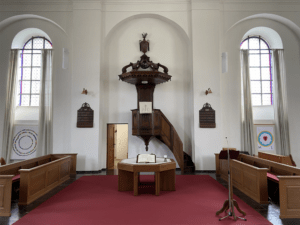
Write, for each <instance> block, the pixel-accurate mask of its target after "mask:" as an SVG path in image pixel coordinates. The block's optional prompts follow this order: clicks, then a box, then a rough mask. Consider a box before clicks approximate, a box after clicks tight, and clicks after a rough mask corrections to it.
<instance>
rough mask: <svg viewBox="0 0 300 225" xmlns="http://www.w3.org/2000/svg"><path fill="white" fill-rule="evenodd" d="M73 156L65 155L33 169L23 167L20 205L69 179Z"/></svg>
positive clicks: (31, 200) (21, 171)
mask: <svg viewBox="0 0 300 225" xmlns="http://www.w3.org/2000/svg"><path fill="white" fill-rule="evenodd" d="M71 158H72V157H71V156H65V157H63V158H61V159H57V160H55V161H53V162H49V163H46V164H43V165H41V166H37V167H34V168H32V169H21V170H20V175H21V177H20V178H21V179H20V199H19V205H27V204H29V203H31V202H33V201H34V200H36V199H37V198H39V197H41V196H42V195H44V194H45V193H47V192H49V191H50V190H52V189H53V188H55V187H56V186H58V185H60V184H61V183H63V182H64V181H66V180H67V179H69V178H70V170H71ZM49 174H51V175H49Z"/></svg>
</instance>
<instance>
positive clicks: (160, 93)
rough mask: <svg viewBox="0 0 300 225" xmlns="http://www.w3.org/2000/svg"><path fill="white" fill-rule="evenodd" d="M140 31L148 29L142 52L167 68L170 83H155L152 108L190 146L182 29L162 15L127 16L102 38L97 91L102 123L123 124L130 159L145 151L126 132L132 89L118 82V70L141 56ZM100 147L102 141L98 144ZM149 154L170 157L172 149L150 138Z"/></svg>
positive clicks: (187, 76)
mask: <svg viewBox="0 0 300 225" xmlns="http://www.w3.org/2000/svg"><path fill="white" fill-rule="evenodd" d="M141 27H144V28H143V32H145V33H148V34H149V35H148V36H147V39H149V40H150V51H149V52H148V53H147V55H148V56H149V57H150V60H151V61H153V62H155V63H161V64H163V65H165V66H167V67H168V68H169V74H170V75H172V81H171V82H167V83H163V84H160V85H156V88H155V91H154V101H153V102H154V105H153V107H154V108H156V109H161V111H162V112H163V113H164V114H165V115H166V117H167V118H168V119H169V120H170V122H171V123H172V124H173V126H174V127H175V129H176V130H177V132H178V134H179V136H180V137H181V139H182V141H183V143H184V149H188V148H190V146H191V131H190V129H189V114H190V110H189V108H188V102H189V99H190V98H191V96H189V95H188V94H189V85H190V79H191V75H190V74H189V71H188V70H187V64H188V43H187V42H186V40H185V37H184V34H183V31H181V30H178V29H177V28H176V27H174V26H172V24H170V23H168V22H165V21H164V20H162V19H158V18H152V17H146V18H144V17H142V18H132V19H131V20H128V21H127V22H126V23H124V24H122V25H121V26H119V28H118V29H116V30H115V31H114V32H113V33H111V34H110V35H109V36H108V37H107V42H106V43H105V46H106V49H105V56H106V58H105V63H104V70H103V72H102V73H101V83H104V84H107V85H105V86H104V87H103V89H102V92H101V93H102V94H101V95H103V98H104V100H103V101H106V102H103V108H104V110H103V111H106V112H105V115H107V117H103V121H104V124H105V123H128V124H129V131H130V133H129V140H128V146H129V149H128V157H129V158H130V157H135V156H136V155H137V154H138V153H145V144H144V142H143V141H142V140H141V139H140V138H138V137H136V136H132V135H131V130H132V121H131V118H132V115H131V111H130V110H131V109H136V108H137V92H136V87H135V86H134V85H131V84H128V83H125V82H122V81H119V79H118V75H119V74H121V69H122V67H124V66H125V65H128V64H129V63H130V62H136V61H137V60H139V59H140V56H141V55H142V54H143V53H142V52H140V51H139V40H141V39H142V36H141ZM102 146H103V148H105V143H103V145H102ZM149 153H155V154H156V155H157V156H161V157H162V156H163V155H168V156H169V157H170V158H174V156H173V154H172V152H171V151H170V150H169V149H168V148H167V147H166V146H165V145H164V144H162V143H161V142H160V141H158V140H157V139H153V140H151V141H150V144H149Z"/></svg>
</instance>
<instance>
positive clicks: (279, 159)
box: [258, 152, 296, 166]
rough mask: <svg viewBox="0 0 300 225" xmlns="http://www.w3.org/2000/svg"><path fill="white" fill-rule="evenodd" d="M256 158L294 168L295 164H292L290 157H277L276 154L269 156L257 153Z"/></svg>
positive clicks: (269, 154) (264, 153)
mask: <svg viewBox="0 0 300 225" xmlns="http://www.w3.org/2000/svg"><path fill="white" fill-rule="evenodd" d="M258 158H262V159H267V160H270V161H274V162H278V163H283V164H286V165H290V166H296V163H295V162H294V160H293V157H292V155H289V156H284V155H277V154H271V153H266V152H258Z"/></svg>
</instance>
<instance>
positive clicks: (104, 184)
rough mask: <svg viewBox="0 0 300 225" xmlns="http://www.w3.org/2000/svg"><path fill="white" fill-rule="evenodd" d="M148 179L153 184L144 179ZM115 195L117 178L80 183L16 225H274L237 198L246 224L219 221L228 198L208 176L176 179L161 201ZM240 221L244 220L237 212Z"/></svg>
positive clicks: (151, 197) (152, 197) (85, 179)
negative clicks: (220, 210)
mask: <svg viewBox="0 0 300 225" xmlns="http://www.w3.org/2000/svg"><path fill="white" fill-rule="evenodd" d="M149 177H150V178H151V179H154V176H143V179H145V178H146V179H148V178H149ZM141 180H142V178H141ZM117 189H118V176H85V177H82V178H80V179H79V180H77V181H75V182H74V183H72V184H71V185H69V186H68V187H66V188H65V189H64V190H62V191H61V192H59V193H58V194H56V195H55V196H53V197H52V198H50V199H49V200H47V201H45V202H44V203H42V204H41V205H40V206H38V207H37V208H36V209H34V210H32V211H31V212H30V213H29V214H27V215H25V216H24V217H22V218H21V219H20V220H18V221H17V222H16V223H15V225H42V224H45V225H46V224H47V225H85V224H87V225H93V224H128V225H129V224H130V225H142V224H148V225H150V224H151V225H176V224H178V225H179V224H197V225H198V224H219V225H224V224H226V225H227V224H271V223H270V222H269V221H268V220H267V219H265V218H264V217H263V216H261V215H260V214H259V213H258V212H256V211H255V210H254V209H252V208H251V207H250V206H248V205H247V204H246V203H244V202H243V201H242V200H240V199H239V198H238V197H236V196H235V197H234V198H235V199H236V200H237V202H238V204H239V206H240V208H241V209H242V210H243V211H245V212H246V213H247V216H246V218H247V221H241V220H237V221H234V220H233V219H232V218H227V219H225V220H223V221H219V218H221V217H223V216H225V213H222V214H221V215H219V216H216V211H218V210H219V209H221V208H222V205H223V203H224V201H225V200H226V199H227V198H228V192H227V189H226V188H224V187H223V186H222V185H221V184H219V183H218V182H217V181H215V180H214V179H213V178H211V177H210V176H208V175H177V176H176V191H173V192H166V191H162V192H160V196H155V195H152V194H142V195H139V196H133V192H130V191H129V192H118V190H117ZM144 190H145V189H144ZM153 192H154V190H153ZM236 215H237V216H241V215H240V213H238V212H237V213H236Z"/></svg>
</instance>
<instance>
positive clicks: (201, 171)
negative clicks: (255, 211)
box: [195, 170, 216, 173]
mask: <svg viewBox="0 0 300 225" xmlns="http://www.w3.org/2000/svg"><path fill="white" fill-rule="evenodd" d="M195 173H216V171H215V170H195Z"/></svg>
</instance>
